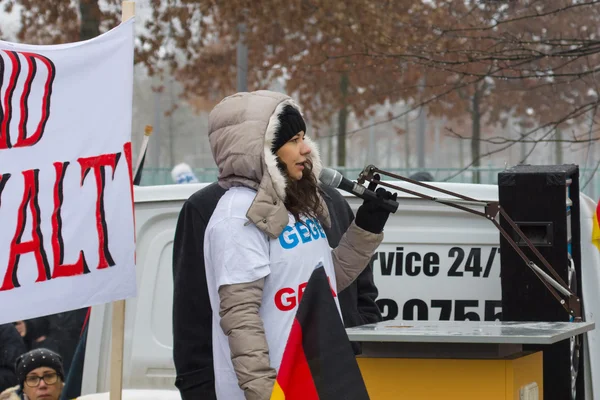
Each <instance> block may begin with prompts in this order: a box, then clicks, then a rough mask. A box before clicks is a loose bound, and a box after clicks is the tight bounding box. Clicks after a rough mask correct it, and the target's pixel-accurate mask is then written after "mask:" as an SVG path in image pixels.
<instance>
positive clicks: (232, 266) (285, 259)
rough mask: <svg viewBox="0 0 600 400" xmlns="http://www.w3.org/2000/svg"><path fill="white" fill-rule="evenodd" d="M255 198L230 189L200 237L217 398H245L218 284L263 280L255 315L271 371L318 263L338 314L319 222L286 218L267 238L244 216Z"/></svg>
mask: <svg viewBox="0 0 600 400" xmlns="http://www.w3.org/2000/svg"><path fill="white" fill-rule="evenodd" d="M255 196H256V192H255V191H254V190H251V189H249V188H243V187H234V188H231V189H229V190H228V191H227V192H226V193H225V194H224V195H223V197H222V198H221V199H220V201H219V203H218V205H217V207H216V209H215V211H214V213H213V215H212V217H211V219H210V221H209V223H208V226H207V228H206V234H205V237H204V260H205V264H206V278H207V281H208V292H209V295H210V304H211V307H212V310H213V325H212V332H213V356H214V367H215V389H216V393H217V399H220V400H238V399H239V400H244V393H243V391H242V390H241V389H240V387H239V385H238V380H237V377H236V375H235V371H234V369H233V364H232V362H231V354H230V350H229V343H228V340H227V336H226V335H225V334H224V333H223V331H222V329H221V326H220V321H221V318H220V316H219V304H220V301H219V295H218V288H219V287H220V286H222V285H231V284H236V283H247V282H253V281H256V280H258V279H260V278H264V277H266V279H265V285H264V289H263V299H262V305H261V307H260V311H259V313H260V317H261V318H262V320H263V323H264V327H265V336H266V339H267V344H268V346H269V358H270V363H271V367H273V368H275V370H278V369H279V365H280V364H281V358H282V356H283V351H284V349H285V345H286V343H287V338H288V336H289V333H290V330H291V327H292V322H293V320H294V318H295V316H296V310H297V307H298V304H299V300H300V298H301V296H302V293H303V291H304V289H305V287H306V283H307V281H308V279H309V277H310V275H311V273H312V271H313V270H314V269H315V267H316V266H317V265H318V264H319V263H322V264H323V266H324V267H325V272H326V273H327V276H328V277H329V281H330V284H331V288H332V290H333V293H335V294H336V296H335V302H336V305H337V306H338V312H339V303H338V299H337V288H336V282H335V271H334V268H333V260H332V257H331V248H330V247H329V243H328V242H327V237H326V236H325V232H324V231H323V228H322V226H321V224H320V223H319V221H318V220H316V219H313V218H307V219H305V218H303V220H304V222H305V224H306V225H304V224H301V223H296V222H295V220H294V217H293V216H292V215H291V214H290V220H289V223H288V226H287V227H286V228H285V229H284V230H283V232H282V234H281V235H280V236H279V238H277V239H270V238H269V237H268V236H267V235H266V234H265V233H264V232H262V231H261V230H259V229H258V228H257V227H256V226H255V225H254V224H252V223H249V224H247V222H248V219H247V218H246V213H247V211H248V208H250V205H251V204H252V201H253V200H254V197H255ZM340 318H341V313H340Z"/></svg>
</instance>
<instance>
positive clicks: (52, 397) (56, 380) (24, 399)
mask: <svg viewBox="0 0 600 400" xmlns="http://www.w3.org/2000/svg"><path fill="white" fill-rule="evenodd" d="M15 371H16V373H17V379H18V380H19V386H16V387H14V388H11V389H7V390H6V391H4V392H3V393H2V394H0V400H17V399H21V400H58V399H59V398H60V395H61V393H62V390H63V386H64V380H65V374H64V370H63V363H62V358H61V357H60V356H59V355H58V354H56V353H55V352H53V351H51V350H48V349H44V348H39V349H35V350H31V351H29V352H27V353H25V354H22V355H21V356H20V357H19V358H18V359H17V362H16V363H15Z"/></svg>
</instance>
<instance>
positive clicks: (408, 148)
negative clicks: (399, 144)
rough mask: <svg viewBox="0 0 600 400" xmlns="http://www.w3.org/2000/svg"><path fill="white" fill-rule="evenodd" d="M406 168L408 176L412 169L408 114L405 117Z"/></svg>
mask: <svg viewBox="0 0 600 400" xmlns="http://www.w3.org/2000/svg"><path fill="white" fill-rule="evenodd" d="M404 131H405V132H404V167H405V168H406V173H407V174H408V169H409V168H410V125H409V121H408V113H407V114H406V116H405V117H404Z"/></svg>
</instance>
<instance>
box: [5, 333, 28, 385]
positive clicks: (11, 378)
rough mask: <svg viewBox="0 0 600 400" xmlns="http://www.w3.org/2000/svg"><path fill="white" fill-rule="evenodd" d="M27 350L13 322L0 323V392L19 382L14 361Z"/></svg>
mask: <svg viewBox="0 0 600 400" xmlns="http://www.w3.org/2000/svg"><path fill="white" fill-rule="evenodd" d="M26 352H27V348H26V347H25V343H24V342H23V339H21V335H19V332H17V329H16V328H15V326H14V325H13V324H2V325H0V393H2V392H3V391H4V390H6V389H8V388H9V387H13V386H16V385H18V384H19V382H18V380H17V375H16V374H15V361H17V358H18V357H19V356H20V355H21V354H23V353H26Z"/></svg>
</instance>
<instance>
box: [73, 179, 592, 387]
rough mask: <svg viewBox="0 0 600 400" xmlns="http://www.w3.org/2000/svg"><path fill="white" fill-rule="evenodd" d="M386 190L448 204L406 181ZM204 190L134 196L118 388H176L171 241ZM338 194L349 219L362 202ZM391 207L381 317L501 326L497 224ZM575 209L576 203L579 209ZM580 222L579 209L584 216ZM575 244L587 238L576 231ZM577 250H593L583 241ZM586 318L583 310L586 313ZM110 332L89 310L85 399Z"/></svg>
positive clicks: (465, 190)
mask: <svg viewBox="0 0 600 400" xmlns="http://www.w3.org/2000/svg"><path fill="white" fill-rule="evenodd" d="M394 184H395V185H400V186H402V187H407V188H411V189H414V190H416V191H419V192H421V193H424V194H429V195H432V196H436V197H438V198H450V196H447V195H444V194H440V193H439V192H428V191H427V190H423V188H421V187H416V186H414V185H411V184H407V183H398V182H395V183H394ZM205 185H206V184H189V185H169V186H151V187H136V189H135V216H136V230H137V285H138V295H137V297H135V298H132V299H129V300H127V302H126V304H127V308H126V322H125V349H124V368H123V387H124V388H135V389H174V388H175V387H174V382H175V368H174V364H173V355H172V348H173V337H172V309H171V306H172V298H173V278H172V250H173V239H174V234H175V227H176V223H177V218H178V215H179V211H180V210H181V207H182V205H183V203H184V202H185V200H186V199H188V198H189V197H190V196H191V195H192V194H193V193H194V192H196V191H197V190H199V189H200V188H202V187H203V186H205ZM433 185H434V186H437V187H440V188H444V189H447V190H450V191H452V192H457V193H461V194H463V195H466V196H469V197H471V198H475V199H478V200H484V201H497V199H498V187H497V186H495V185H476V184H453V183H435V184H433ZM344 195H345V196H346V199H347V200H348V202H349V203H350V205H351V207H352V209H353V210H354V211H355V212H356V209H357V208H358V206H359V205H360V204H361V203H362V200H361V199H359V198H356V197H354V196H352V195H349V194H344ZM582 197H585V196H583V195H582ZM587 200H588V202H587V203H588V204H593V202H591V200H589V198H587ZM398 201H399V203H400V207H399V208H398V211H397V212H396V213H395V214H393V215H391V216H390V219H389V221H388V223H387V225H386V228H385V239H384V242H383V243H382V245H381V246H380V248H379V249H378V251H377V254H376V255H375V256H374V257H373V268H374V276H375V283H376V285H377V287H378V289H379V299H378V304H379V306H380V308H381V309H382V312H383V315H384V317H385V318H386V319H396V318H397V319H404V320H412V319H421V320H444V319H446V320H448V319H449V320H465V319H470V320H496V319H499V318H500V312H501V309H500V298H501V290H500V257H499V232H498V230H497V229H496V227H495V226H494V225H493V224H492V223H491V222H490V221H488V220H486V219H485V218H483V217H480V216H476V215H473V214H471V213H467V212H464V211H461V210H458V209H455V208H452V207H449V206H446V205H443V204H439V203H435V202H432V201H429V200H424V199H421V198H417V197H414V196H410V195H406V194H404V193H399V197H398ZM590 202H591V203H590ZM583 205H584V202H583V201H582V208H583ZM588 208H589V207H588ZM584 215H586V212H584V210H583V209H582V218H584ZM583 230H584V224H583V223H582V231H583ZM582 237H585V234H584V233H583V232H582ZM582 241H583V240H582ZM199 245H201V244H199ZM584 246H588V247H589V246H592V245H591V243H585V244H584V243H582V248H583V247H584ZM592 247H593V246H592ZM582 253H585V251H584V252H582ZM523 267H524V268H526V266H525V265H523ZM596 282H597V281H596ZM596 287H597V286H596ZM584 290H585V287H584ZM591 311H593V310H591V309H590V308H589V307H588V308H587V309H586V315H588V314H589V313H590V312H591ZM590 316H591V315H590ZM110 325H111V306H110V305H100V306H95V307H93V309H92V313H91V317H90V322H89V333H88V341H87V349H86V357H85V366H84V374H83V385H82V392H83V393H84V394H85V393H96V392H105V391H108V390H109V355H110V354H109V353H110V337H111V327H110ZM592 354H593V353H592ZM595 362H600V360H595Z"/></svg>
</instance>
